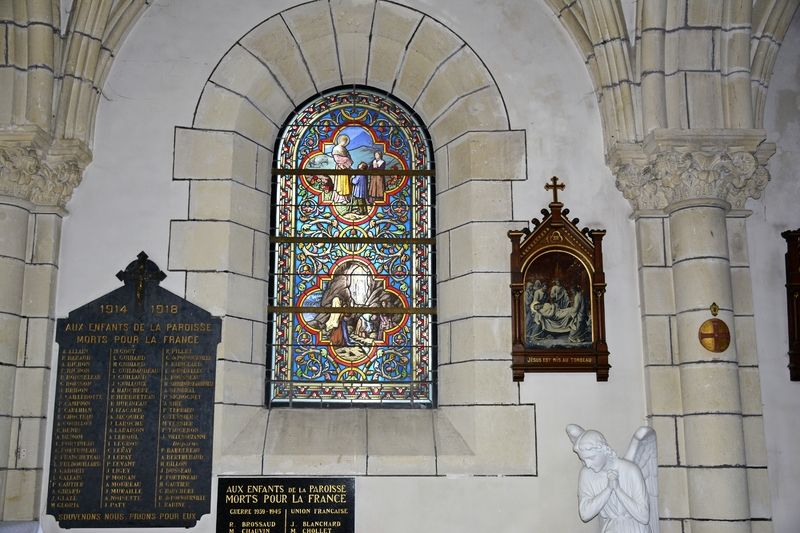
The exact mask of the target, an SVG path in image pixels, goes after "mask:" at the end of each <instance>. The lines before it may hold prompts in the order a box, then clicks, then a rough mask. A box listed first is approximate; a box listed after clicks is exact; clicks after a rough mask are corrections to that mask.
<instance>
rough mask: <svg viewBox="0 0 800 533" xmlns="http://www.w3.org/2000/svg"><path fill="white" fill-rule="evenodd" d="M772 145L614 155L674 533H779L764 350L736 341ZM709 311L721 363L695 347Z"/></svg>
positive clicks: (716, 139) (737, 143) (671, 141)
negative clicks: (633, 238)
mask: <svg viewBox="0 0 800 533" xmlns="http://www.w3.org/2000/svg"><path fill="white" fill-rule="evenodd" d="M764 137H765V135H764V132H763V131H760V130H704V131H700V132H698V131H691V130H688V131H687V130H683V131H676V130H654V131H653V132H651V134H649V135H648V137H647V138H646V139H645V141H644V143H642V144H641V145H628V146H623V147H618V148H617V150H615V152H614V153H613V154H612V157H611V160H612V165H613V166H614V168H615V170H616V171H617V176H618V179H617V186H618V187H619V188H620V190H621V191H622V192H623V194H624V195H625V197H626V198H628V200H630V201H631V203H632V205H633V207H634V212H635V213H634V216H635V218H636V231H637V240H638V251H639V265H640V285H641V298H642V313H643V316H642V320H643V326H644V327H643V330H644V332H645V339H644V340H645V343H644V345H645V346H644V348H645V358H644V362H645V367H646V369H645V375H646V378H647V379H646V391H647V398H648V401H647V409H648V418H650V421H651V424H652V425H653V427H655V428H656V430H657V431H658V432H659V467H660V468H659V476H660V485H661V490H660V495H659V499H660V501H659V504H660V505H659V507H660V517H661V526H662V529H661V530H662V532H665V533H672V532H678V531H684V530H686V528H691V530H692V532H693V533H698V532H699V533H704V532H711V531H714V532H731V533H733V532H737V533H738V532H750V531H759V532H762V531H771V522H770V521H769V511H768V505H767V507H766V511H765V510H764V506H763V502H764V501H765V498H766V499H767V500H768V497H769V496H768V490H767V488H766V486H765V484H764V483H763V480H764V479H765V473H766V469H765V464H766V462H765V460H764V458H763V447H762V446H761V445H759V443H763V426H762V424H761V420H760V416H761V415H760V411H759V412H757V413H750V412H749V409H750V407H749V406H751V405H752V403H753V394H754V392H753V387H752V381H753V376H755V382H756V383H757V382H758V379H757V376H758V372H757V368H758V367H757V363H754V362H756V358H755V354H754V353H753V352H754V346H755V343H754V342H749V341H747V340H746V339H750V341H752V336H753V335H752V334H751V332H750V331H749V330H747V331H743V333H742V334H741V335H739V334H737V331H736V326H737V325H738V324H743V325H745V324H746V323H747V321H746V316H747V315H748V314H750V315H751V314H752V306H751V305H750V304H749V301H750V299H751V295H750V292H749V277H748V276H749V269H748V268H747V260H746V258H743V257H742V253H743V250H744V254H745V255H746V246H744V247H743V246H742V239H745V235H744V229H745V228H744V224H743V220H744V219H743V218H742V215H743V214H744V211H742V210H741V208H742V207H743V206H744V203H745V201H746V200H747V198H751V197H752V198H757V197H758V196H759V195H760V193H761V190H762V189H763V187H764V186H765V185H766V181H767V179H768V177H767V174H766V170H765V169H764V167H763V165H764V163H765V162H766V160H767V159H768V158H769V156H771V155H772V152H773V151H774V148H773V147H772V146H770V145H769V144H767V143H764ZM732 206H733V207H735V208H739V209H740V210H738V211H735V212H732V211H731V207H732ZM729 228H733V231H734V233H735V234H734V236H733V237H730V236H729V235H728V229H729ZM731 243H733V245H731ZM731 246H733V250H732V251H731ZM733 256H735V257H733ZM732 257H733V259H734V260H735V261H736V265H735V266H732ZM745 278H746V279H745ZM712 303H716V304H717V305H718V306H719V308H720V311H719V316H718V318H720V319H722V320H723V321H724V322H725V323H726V324H727V325H728V327H729V329H730V330H731V343H730V345H729V346H728V348H727V349H726V350H724V351H723V352H720V353H713V352H710V351H708V350H706V349H705V348H703V346H701V344H700V343H699V340H698V329H699V327H700V325H701V324H702V323H703V322H704V321H705V320H706V319H708V318H711V313H710V311H709V307H710V306H711V304H712ZM741 318H744V319H745V320H744V321H741V320H740V319H741ZM745 329H746V328H745ZM740 347H741V348H742V349H743V350H744V352H745V353H743V354H740V353H739V349H740ZM755 394H756V395H760V393H758V392H757V388H756V392H755ZM745 411H747V412H745ZM751 416H752V417H753V418H754V420H753V421H751V420H749V419H748V418H747V417H751ZM755 419H757V420H755ZM756 472H757V473H756ZM754 473H755V474H754ZM753 502H755V505H754V504H753ZM754 519H757V521H756V520H754Z"/></svg>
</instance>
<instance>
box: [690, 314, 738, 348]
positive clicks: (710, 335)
mask: <svg viewBox="0 0 800 533" xmlns="http://www.w3.org/2000/svg"><path fill="white" fill-rule="evenodd" d="M697 338H698V339H700V344H702V345H703V348H705V349H706V350H708V351H709V352H714V353H720V352H724V351H725V350H727V349H728V346H730V344H731V330H729V329H728V325H727V324H726V323H725V322H723V321H722V320H720V319H719V318H709V319H708V320H706V321H705V322H703V323H702V324H701V325H700V329H699V330H698V331H697Z"/></svg>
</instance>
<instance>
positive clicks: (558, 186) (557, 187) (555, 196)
mask: <svg viewBox="0 0 800 533" xmlns="http://www.w3.org/2000/svg"><path fill="white" fill-rule="evenodd" d="M551 184H552V185H551ZM544 188H545V189H546V190H548V191H553V203H554V204H557V203H558V191H559V190H561V191H563V190H564V189H565V188H566V184H564V183H558V177H557V176H553V177H552V178H550V183H546V184H545V186H544Z"/></svg>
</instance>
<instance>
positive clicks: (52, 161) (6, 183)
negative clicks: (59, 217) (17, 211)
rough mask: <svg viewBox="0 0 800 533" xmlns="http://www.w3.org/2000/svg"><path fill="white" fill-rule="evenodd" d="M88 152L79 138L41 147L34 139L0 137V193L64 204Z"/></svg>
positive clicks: (77, 181)
mask: <svg viewBox="0 0 800 533" xmlns="http://www.w3.org/2000/svg"><path fill="white" fill-rule="evenodd" d="M90 161H91V154H90V153H89V151H88V150H86V149H85V148H84V147H83V144H82V143H80V142H78V141H72V142H71V141H61V142H60V143H53V144H52V145H49V146H45V147H42V146H41V144H40V143H36V142H24V141H23V142H19V141H9V140H6V139H2V140H0V195H6V196H13V197H15V198H19V199H22V200H27V201H29V202H31V203H33V204H35V205H40V206H56V207H64V206H65V205H66V203H67V202H68V201H69V200H70V198H72V192H73V191H74V190H75V187H77V186H78V185H79V184H80V182H81V179H82V178H83V171H84V169H85V168H86V166H87V165H88V164H89V162H90Z"/></svg>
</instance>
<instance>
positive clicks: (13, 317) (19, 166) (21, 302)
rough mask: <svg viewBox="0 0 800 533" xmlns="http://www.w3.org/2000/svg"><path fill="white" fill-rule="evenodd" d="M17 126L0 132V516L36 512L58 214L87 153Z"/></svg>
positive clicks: (21, 517)
mask: <svg viewBox="0 0 800 533" xmlns="http://www.w3.org/2000/svg"><path fill="white" fill-rule="evenodd" d="M20 130H22V131H19V130H18V131H16V132H14V133H13V134H12V133H8V134H1V133H0V521H6V520H8V521H12V520H13V521H20V520H35V519H37V518H38V515H39V510H40V509H39V507H40V501H39V500H40V494H41V492H42V486H41V483H42V473H43V467H44V465H43V459H44V437H45V431H46V415H47V393H48V390H49V380H50V369H51V356H52V345H53V331H54V322H55V317H54V303H55V286H56V276H57V272H58V254H59V245H60V237H61V220H62V217H63V215H64V209H63V206H64V204H65V203H66V202H67V201H68V200H69V198H70V196H71V194H72V190H73V189H74V187H75V186H77V184H78V182H79V181H80V179H81V176H82V171H83V168H84V167H85V165H86V164H87V162H88V160H89V155H88V152H86V151H85V150H84V149H82V147H81V146H80V145H78V144H77V143H75V144H73V143H52V142H51V141H50V139H49V138H48V137H47V136H46V135H45V134H43V133H42V132H41V130H38V129H36V128H20Z"/></svg>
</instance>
